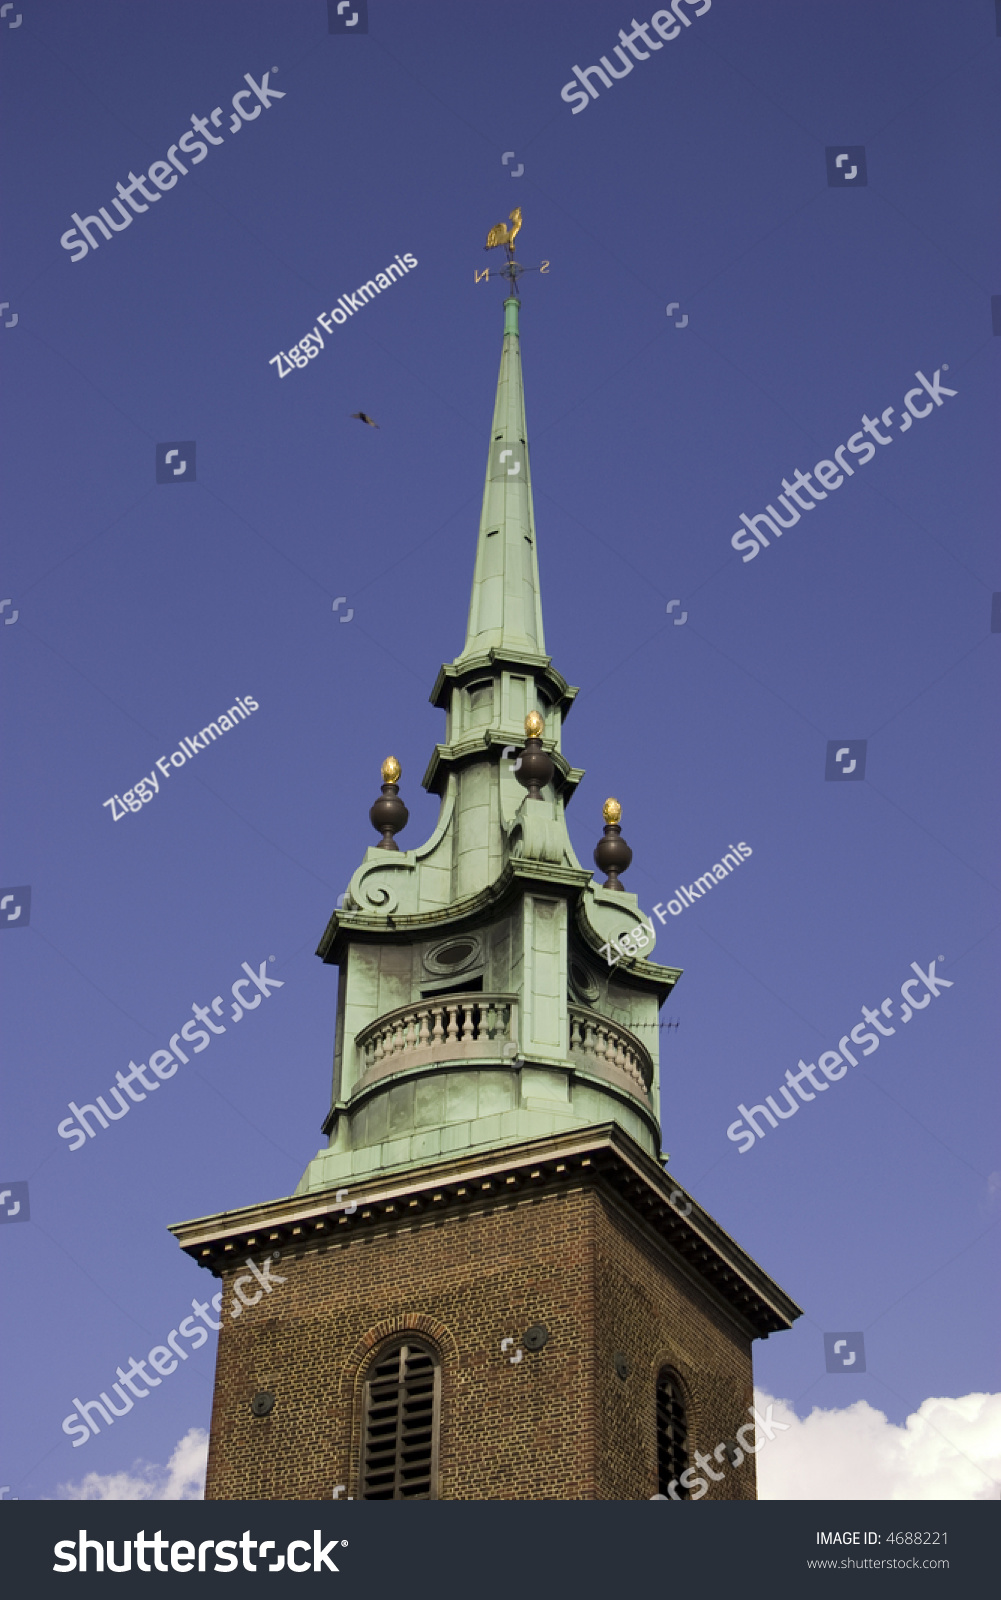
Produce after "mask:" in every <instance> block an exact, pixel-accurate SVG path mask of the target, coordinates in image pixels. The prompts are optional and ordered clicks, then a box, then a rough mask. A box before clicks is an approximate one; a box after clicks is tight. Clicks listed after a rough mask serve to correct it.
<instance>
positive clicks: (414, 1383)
mask: <svg viewBox="0 0 1001 1600" xmlns="http://www.w3.org/2000/svg"><path fill="white" fill-rule="evenodd" d="M439 1389H440V1369H439V1366H438V1361H437V1359H436V1357H435V1355H434V1354H433V1352H432V1351H431V1350H430V1349H429V1348H428V1347H427V1346H426V1345H423V1344H419V1343H416V1342H415V1341H412V1340H411V1341H402V1342H401V1341H395V1340H394V1341H393V1343H392V1344H390V1345H387V1346H386V1348H385V1349H384V1350H383V1351H382V1352H381V1353H380V1354H379V1355H378V1356H377V1357H376V1359H375V1363H374V1365H373V1366H372V1368H371V1370H370V1372H369V1375H368V1380H367V1382H366V1384H365V1421H364V1433H363V1437H362V1461H361V1479H362V1481H361V1498H362V1499H363V1500H436V1499H437V1498H438V1408H439V1400H438V1396H439Z"/></svg>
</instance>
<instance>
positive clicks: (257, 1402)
mask: <svg viewBox="0 0 1001 1600" xmlns="http://www.w3.org/2000/svg"><path fill="white" fill-rule="evenodd" d="M274 1403H275V1397H274V1395H273V1394H268V1392H267V1390H266V1389H260V1390H258V1392H257V1394H255V1396H254V1398H253V1400H251V1402H250V1409H251V1411H252V1412H253V1413H254V1416H255V1417H266V1416H267V1415H268V1412H269V1411H270V1410H271V1409H272V1408H273V1406H274Z"/></svg>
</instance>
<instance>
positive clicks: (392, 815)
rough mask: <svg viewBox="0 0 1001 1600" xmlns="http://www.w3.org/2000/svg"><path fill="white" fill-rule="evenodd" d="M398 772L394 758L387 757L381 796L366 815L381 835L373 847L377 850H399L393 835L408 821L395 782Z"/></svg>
mask: <svg viewBox="0 0 1001 1600" xmlns="http://www.w3.org/2000/svg"><path fill="white" fill-rule="evenodd" d="M400 771H401V768H400V763H399V762H398V761H397V759H396V757H395V756H387V757H386V759H385V761H384V762H383V763H382V795H381V797H380V799H378V800H377V801H376V802H375V804H374V806H373V807H372V809H371V811H370V812H369V814H368V815H369V820H370V822H371V824H372V826H373V828H374V829H375V830H376V832H377V833H381V834H382V838H381V839H380V840H379V843H378V844H377V845H376V847H375V848H376V849H377V850H399V848H400V847H399V845H398V844H397V842H396V840H395V839H394V837H393V835H394V834H396V833H399V832H400V831H401V829H403V828H405V827H406V825H407V823H408V822H409V820H410V812H409V811H408V810H407V808H406V806H405V805H404V804H403V801H402V800H401V799H400V789H399V785H398V783H397V781H396V780H397V779H398V778H399V776H400Z"/></svg>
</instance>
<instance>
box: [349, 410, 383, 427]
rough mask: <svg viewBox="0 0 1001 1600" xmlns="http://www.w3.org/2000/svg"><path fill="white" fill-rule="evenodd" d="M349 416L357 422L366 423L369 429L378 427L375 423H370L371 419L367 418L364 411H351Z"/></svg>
mask: <svg viewBox="0 0 1001 1600" xmlns="http://www.w3.org/2000/svg"><path fill="white" fill-rule="evenodd" d="M351 415H352V417H357V419H358V421H359V422H367V423H368V425H369V427H370V428H377V427H378V426H379V424H378V423H377V422H373V421H372V418H371V417H367V416H366V415H365V413H364V411H352V413H351Z"/></svg>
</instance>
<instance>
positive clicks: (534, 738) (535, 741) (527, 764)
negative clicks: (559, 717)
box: [514, 711, 556, 800]
mask: <svg viewBox="0 0 1001 1600" xmlns="http://www.w3.org/2000/svg"><path fill="white" fill-rule="evenodd" d="M545 730H546V724H545V722H544V721H543V719H542V717H541V716H540V715H539V713H538V711H530V712H529V713H528V716H527V717H526V718H525V733H526V735H527V737H526V740H525V748H524V750H523V752H522V755H521V759H520V761H519V763H518V765H517V766H516V767H515V772H514V775H515V777H516V778H517V780H518V782H519V783H520V784H522V785H523V786H524V787H525V788H526V789H527V790H528V798H529V799H530V800H541V799H542V790H543V788H544V786H545V785H546V784H547V783H551V782H552V780H553V774H554V773H555V771H556V767H555V765H554V763H553V762H552V760H551V759H550V757H549V756H547V755H546V752H545V751H544V750H543V748H542V734H543V733H544V732H545Z"/></svg>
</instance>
